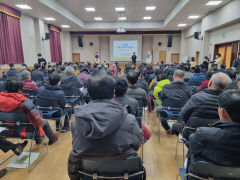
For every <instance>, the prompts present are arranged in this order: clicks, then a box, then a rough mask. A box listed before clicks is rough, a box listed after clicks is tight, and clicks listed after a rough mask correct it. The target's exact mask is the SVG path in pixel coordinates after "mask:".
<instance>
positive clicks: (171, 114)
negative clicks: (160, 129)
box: [160, 107, 181, 120]
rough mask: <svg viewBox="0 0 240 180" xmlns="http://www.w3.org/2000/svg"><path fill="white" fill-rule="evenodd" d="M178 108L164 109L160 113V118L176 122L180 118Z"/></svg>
mask: <svg viewBox="0 0 240 180" xmlns="http://www.w3.org/2000/svg"><path fill="white" fill-rule="evenodd" d="M180 112H181V109H180V108H164V107H163V109H162V111H161V112H160V116H161V118H167V119H173V120H178V119H179V118H180Z"/></svg>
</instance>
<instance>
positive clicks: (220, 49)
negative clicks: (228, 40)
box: [218, 46, 225, 64]
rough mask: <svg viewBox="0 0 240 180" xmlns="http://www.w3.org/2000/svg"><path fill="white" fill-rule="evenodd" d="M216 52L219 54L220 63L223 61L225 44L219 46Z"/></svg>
mask: <svg viewBox="0 0 240 180" xmlns="http://www.w3.org/2000/svg"><path fill="white" fill-rule="evenodd" d="M218 53H219V54H221V64H222V63H224V62H225V46H220V47H219V49H218ZM224 64H225V63H224Z"/></svg>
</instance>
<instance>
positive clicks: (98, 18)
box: [94, 17, 102, 21]
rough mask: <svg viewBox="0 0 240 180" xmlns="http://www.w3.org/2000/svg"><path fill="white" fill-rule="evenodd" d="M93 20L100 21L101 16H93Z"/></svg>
mask: <svg viewBox="0 0 240 180" xmlns="http://www.w3.org/2000/svg"><path fill="white" fill-rule="evenodd" d="M94 19H95V21H102V17H95V18H94Z"/></svg>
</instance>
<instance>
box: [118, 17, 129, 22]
mask: <svg viewBox="0 0 240 180" xmlns="http://www.w3.org/2000/svg"><path fill="white" fill-rule="evenodd" d="M118 20H120V21H123V20H127V18H126V17H119V18H118Z"/></svg>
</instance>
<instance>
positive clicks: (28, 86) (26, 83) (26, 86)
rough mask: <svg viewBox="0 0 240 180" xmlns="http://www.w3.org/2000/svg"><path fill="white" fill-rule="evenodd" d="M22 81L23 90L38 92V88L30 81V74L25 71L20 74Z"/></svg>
mask: <svg viewBox="0 0 240 180" xmlns="http://www.w3.org/2000/svg"><path fill="white" fill-rule="evenodd" d="M21 75H22V79H23V90H34V91H37V90H38V86H37V85H36V83H35V82H34V81H32V80H31V73H30V72H29V71H27V70H25V71H22V72H21Z"/></svg>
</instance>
